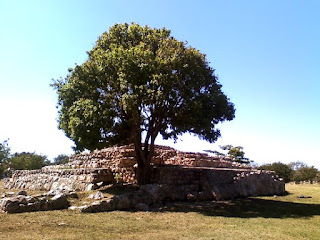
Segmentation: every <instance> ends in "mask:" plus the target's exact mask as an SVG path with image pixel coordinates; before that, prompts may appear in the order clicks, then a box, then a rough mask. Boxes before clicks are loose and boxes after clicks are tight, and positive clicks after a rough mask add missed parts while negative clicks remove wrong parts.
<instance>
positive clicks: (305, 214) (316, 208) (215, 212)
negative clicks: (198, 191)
mask: <svg viewBox="0 0 320 240" xmlns="http://www.w3.org/2000/svg"><path fill="white" fill-rule="evenodd" d="M155 211H160V212H197V213H200V214H203V215H205V216H223V217H239V218H258V217H262V218H309V217H313V216H316V215H320V204H306V203H293V202H283V201H277V200H269V199H258V198H246V199H237V200H234V201H208V202H195V203H187V202H171V203H167V204H165V205H164V206H162V207H159V208H158V209H155Z"/></svg>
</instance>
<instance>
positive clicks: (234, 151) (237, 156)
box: [205, 145, 251, 164]
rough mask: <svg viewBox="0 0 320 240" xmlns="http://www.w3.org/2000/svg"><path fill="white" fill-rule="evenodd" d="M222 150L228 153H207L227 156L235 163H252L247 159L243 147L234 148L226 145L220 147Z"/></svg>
mask: <svg viewBox="0 0 320 240" xmlns="http://www.w3.org/2000/svg"><path fill="white" fill-rule="evenodd" d="M220 148H221V149H222V150H224V151H227V152H226V153H221V152H219V151H212V150H205V151H206V152H210V153H213V154H215V155H217V156H225V157H228V158H231V159H232V160H233V161H235V162H239V163H247V164H248V163H250V162H251V161H250V160H249V158H246V157H245V156H244V155H245V152H244V151H243V147H242V146H236V147H234V146H232V145H224V146H220Z"/></svg>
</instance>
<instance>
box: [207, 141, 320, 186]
mask: <svg viewBox="0 0 320 240" xmlns="http://www.w3.org/2000/svg"><path fill="white" fill-rule="evenodd" d="M220 149H221V150H222V151H213V150H204V151H206V152H209V153H211V154H214V155H216V156H223V157H226V158H229V159H230V160H232V161H234V162H238V163H245V164H251V165H253V166H254V167H257V168H258V169H261V170H269V171H274V172H275V173H276V174H277V175H278V176H279V177H281V178H283V180H284V181H285V182H304V181H309V182H314V181H317V182H320V173H319V171H318V169H316V168H315V167H314V166H311V167H310V166H308V165H307V164H306V163H304V162H300V161H296V162H291V163H289V164H284V163H281V162H274V163H269V164H263V165H260V166H259V165H258V164H257V163H255V162H253V161H252V160H250V159H249V158H247V157H245V152H244V150H243V147H242V146H236V147H234V146H233V145H225V146H220Z"/></svg>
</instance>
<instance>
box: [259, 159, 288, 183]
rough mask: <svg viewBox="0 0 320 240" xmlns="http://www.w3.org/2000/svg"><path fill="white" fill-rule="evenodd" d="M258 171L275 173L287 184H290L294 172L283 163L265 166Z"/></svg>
mask: <svg viewBox="0 0 320 240" xmlns="http://www.w3.org/2000/svg"><path fill="white" fill-rule="evenodd" d="M258 169H262V170H270V171H274V172H275V173H276V174H277V175H278V176H279V177H281V178H283V180H284V181H285V182H290V181H291V178H292V175H293V170H292V169H291V168H290V167H289V166H288V165H287V164H284V163H281V162H275V163H272V164H264V165H261V166H260V167H259V168H258Z"/></svg>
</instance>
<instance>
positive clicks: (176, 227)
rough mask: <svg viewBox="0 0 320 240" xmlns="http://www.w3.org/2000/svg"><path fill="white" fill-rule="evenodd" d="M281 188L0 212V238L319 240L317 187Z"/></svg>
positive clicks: (290, 186)
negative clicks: (105, 206) (154, 202)
mask: <svg viewBox="0 0 320 240" xmlns="http://www.w3.org/2000/svg"><path fill="white" fill-rule="evenodd" d="M286 189H287V191H288V193H289V194H288V195H286V196H281V197H257V198H248V199H238V200H235V201H225V202H203V203H194V204H187V203H171V204H166V205H165V206H164V207H162V208H158V209H154V211H151V212H132V211H115V212H106V213H94V214H80V213H77V212H72V211H68V210H63V211H48V212H34V213H20V214H4V213H0V223H1V224H0V239H246V240H248V239H259V240H260V239H268V240H270V239H282V240H283V239H319V236H320V185H319V184H315V185H308V184H304V185H293V184H287V186H286ZM0 192H1V191H0ZM299 195H305V196H311V197H312V198H297V196H299Z"/></svg>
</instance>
